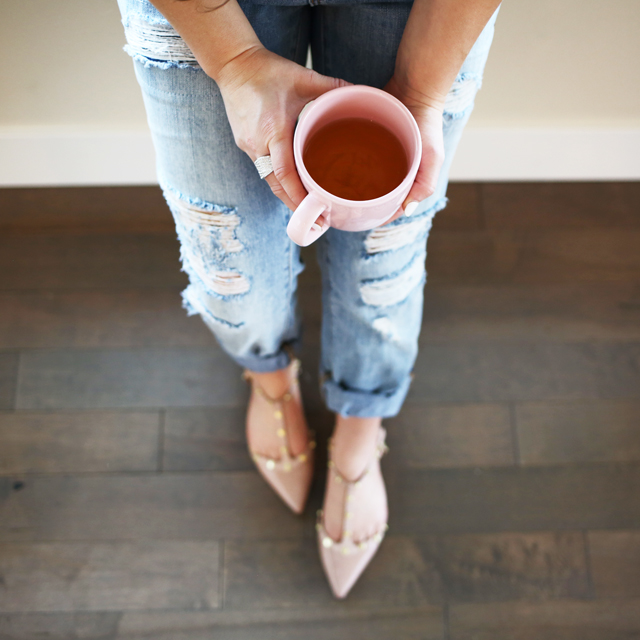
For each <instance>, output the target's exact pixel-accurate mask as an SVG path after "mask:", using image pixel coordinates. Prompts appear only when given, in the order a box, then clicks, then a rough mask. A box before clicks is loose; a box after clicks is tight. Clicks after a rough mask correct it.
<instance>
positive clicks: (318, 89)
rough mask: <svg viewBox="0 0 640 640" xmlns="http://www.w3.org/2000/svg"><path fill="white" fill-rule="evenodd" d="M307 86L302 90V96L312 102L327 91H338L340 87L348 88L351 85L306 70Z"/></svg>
mask: <svg viewBox="0 0 640 640" xmlns="http://www.w3.org/2000/svg"><path fill="white" fill-rule="evenodd" d="M307 82H308V84H307V85H306V86H305V88H304V90H303V95H304V96H305V97H306V98H308V99H309V100H313V99H315V98H317V97H318V96H321V95H322V94H323V93H326V92H327V91H331V90H332V89H338V88H340V87H350V86H352V84H353V83H351V82H347V81H346V80H342V79H341V78H334V77H332V76H323V75H322V74H320V73H318V72H317V71H313V70H312V69H308V74H307Z"/></svg>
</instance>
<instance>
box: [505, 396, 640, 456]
mask: <svg viewBox="0 0 640 640" xmlns="http://www.w3.org/2000/svg"><path fill="white" fill-rule="evenodd" d="M516 424H517V430H518V443H519V447H520V459H521V461H522V462H523V463H524V464H562V463H567V462H598V461H612V462H615V461H618V462H626V461H633V460H640V428H639V425H640V402H631V401H623V400H618V401H606V400H597V401H590V400H581V401H579V402H578V401H574V402H531V403H523V404H519V405H517V406H516Z"/></svg>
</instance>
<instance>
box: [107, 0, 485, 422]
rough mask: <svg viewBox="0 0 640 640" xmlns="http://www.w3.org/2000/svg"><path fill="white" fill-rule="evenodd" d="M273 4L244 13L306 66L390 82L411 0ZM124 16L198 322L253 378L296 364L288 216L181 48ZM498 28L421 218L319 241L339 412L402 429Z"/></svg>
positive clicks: (476, 65)
mask: <svg viewBox="0 0 640 640" xmlns="http://www.w3.org/2000/svg"><path fill="white" fill-rule="evenodd" d="M267 2H268V3H263V4H258V3H254V2H251V3H250V2H246V1H243V0H241V6H242V8H243V10H244V12H245V13H246V15H247V17H248V19H249V21H250V22H251V24H252V25H253V28H254V29H255V31H256V33H257V35H258V37H259V38H260V41H261V42H262V43H263V45H264V46H265V47H267V48H268V49H270V50H271V51H274V52H275V53H277V54H279V55H281V56H284V57H286V58H289V59H291V60H294V61H296V62H298V63H299V64H302V65H304V64H305V61H306V58H307V49H308V47H309V45H310V46H311V51H312V58H313V66H314V69H316V70H317V71H319V72H320V73H322V74H325V75H329V76H335V77H338V78H343V79H346V80H348V81H349V82H353V83H356V84H367V85H371V86H374V87H379V88H382V87H384V85H385V84H386V83H387V82H388V80H389V79H390V78H391V76H392V74H393V69H394V63H395V55H396V51H397V48H398V45H399V43H400V39H401V37H402V33H403V30H404V27H405V24H406V21H407V18H408V16H409V11H410V10H411V3H407V2H388V3H353V0H352V2H351V3H345V2H340V3H339V4H337V3H335V2H332V1H331V2H321V3H318V2H316V0H311V4H310V3H307V2H304V0H284V1H278V2H277V4H273V3H272V2H271V0H267ZM119 5H120V9H121V13H122V17H123V24H124V26H125V32H126V36H127V42H128V45H127V47H126V48H125V49H126V50H127V51H128V52H129V53H130V55H132V56H133V58H134V61H135V62H134V65H135V72H136V76H137V79H138V81H139V83H140V86H141V88H142V94H143V98H144V103H145V106H146V110H147V116H148V121H149V126H150V128H151V133H152V136H153V142H154V145H155V150H156V157H157V173H158V179H159V182H160V185H161V187H162V189H163V191H164V194H165V197H166V199H167V202H168V204H169V207H170V209H171V211H172V213H173V216H174V218H175V222H176V228H177V232H178V236H179V239H180V242H181V258H182V264H183V268H184V270H185V271H186V273H187V274H188V276H189V280H190V284H189V286H188V287H187V289H186V290H185V291H184V292H183V299H184V303H185V307H186V309H187V311H188V312H189V313H190V314H200V315H201V317H202V318H203V320H204V322H205V323H206V324H207V325H208V326H209V328H210V329H211V330H212V331H213V333H214V334H215V336H216V337H217V339H218V341H219V343H220V344H221V346H222V348H223V349H224V350H225V351H226V352H227V353H228V354H229V355H230V356H231V357H232V358H233V359H234V360H235V361H236V362H237V363H238V364H239V365H240V366H241V367H245V368H248V369H251V370H253V371H259V372H265V371H273V370H276V369H280V368H283V367H285V366H286V365H287V364H288V363H289V361H290V353H291V348H292V347H293V348H296V347H297V346H298V343H299V340H300V330H301V327H300V322H299V319H298V316H297V313H296V282H297V277H298V275H299V274H300V272H301V271H302V269H303V264H302V262H301V260H300V255H299V247H298V246H297V245H295V244H293V243H292V242H291V241H290V240H289V238H288V236H287V234H286V227H287V223H288V221H289V217H290V215H291V212H290V210H289V209H288V208H287V207H286V206H285V205H284V204H282V202H281V201H280V200H279V199H278V198H276V197H275V196H274V195H273V194H272V193H271V190H270V188H269V185H268V184H267V183H266V182H265V181H263V180H261V179H260V178H259V176H258V172H257V171H256V169H255V167H254V165H253V162H252V161H251V159H250V158H249V157H248V156H247V155H246V154H245V153H244V152H242V151H241V150H240V149H239V148H238V147H237V146H236V144H235V142H234V139H233V135H232V132H231V128H230V126H229V122H228V120H227V117H226V114H225V109H224V105H223V102H222V98H221V96H220V92H219V90H218V87H217V85H216V83H215V82H214V81H213V80H212V79H211V78H209V77H208V76H207V75H206V74H205V73H204V72H203V71H202V70H201V69H200V68H199V66H198V65H197V62H196V60H195V58H194V57H193V54H192V53H191V52H190V51H189V49H188V48H187V46H186V44H185V43H184V41H183V40H182V39H181V38H180V37H179V36H178V35H177V34H176V32H175V31H174V30H173V29H172V28H171V26H170V25H169V24H168V23H167V21H166V20H165V19H164V18H163V17H162V15H161V14H160V13H159V12H158V11H157V10H156V9H155V8H154V7H153V6H152V5H151V4H150V3H149V2H147V1H146V0H119ZM496 14H497V11H496ZM495 18H496V15H494V16H493V17H492V19H491V20H490V22H489V23H488V24H487V26H486V28H485V29H484V31H483V32H482V34H481V35H480V37H479V38H478V40H477V42H476V43H475V45H474V47H473V49H472V50H471V52H470V53H469V55H468V57H467V59H466V60H465V62H464V64H463V66H462V68H461V70H460V73H459V74H458V77H457V79H456V81H455V83H454V84H453V86H452V89H451V91H450V93H449V95H448V97H447V101H446V106H445V117H444V141H445V162H444V166H443V168H442V171H441V174H440V179H439V183H438V187H437V189H436V192H435V193H434V194H433V195H432V196H431V197H429V198H427V199H426V200H424V201H423V202H421V203H420V206H419V207H418V209H417V211H416V212H415V213H414V214H413V215H412V216H411V217H410V218H407V217H404V216H402V217H400V218H399V219H397V220H395V221H394V222H393V223H391V224H389V225H386V226H384V227H380V228H378V229H373V230H372V231H366V232H359V233H353V232H344V231H337V230H335V229H330V230H329V231H328V232H327V233H326V234H325V235H323V236H322V237H321V238H320V240H318V241H317V242H316V243H315V246H316V249H317V256H318V260H319V263H320V267H321V270H322V346H321V362H320V367H321V371H320V374H321V379H322V381H323V382H322V385H323V393H324V398H325V402H326V404H327V406H328V407H329V409H331V410H332V411H335V412H339V413H341V414H343V415H350V416H359V417H371V416H381V417H391V416H394V415H396V414H397V413H398V411H399V410H400V408H401V406H402V403H403V401H404V399H405V397H406V394H407V391H408V389H409V384H410V381H411V371H412V368H413V365H414V362H415V358H416V356H417V349H418V334H419V332H420V325H421V319H422V305H423V288H424V284H425V281H426V271H425V259H426V243H427V236H428V234H429V230H430V229H431V223H432V220H433V216H434V215H435V213H436V212H437V211H439V210H441V209H443V208H444V206H445V205H446V197H445V193H446V188H447V181H448V174H449V167H450V165H451V161H452V158H453V154H454V152H455V149H456V146H457V144H458V140H459V139H460V136H461V134H462V130H463V129H464V126H465V124H466V122H467V120H468V118H469V115H470V113H471V110H472V108H473V101H474V97H475V94H476V92H477V90H478V89H479V87H480V84H481V79H482V73H483V69H484V65H485V62H486V59H487V55H488V52H489V47H490V45H491V40H492V38H493V30H494V22H495Z"/></svg>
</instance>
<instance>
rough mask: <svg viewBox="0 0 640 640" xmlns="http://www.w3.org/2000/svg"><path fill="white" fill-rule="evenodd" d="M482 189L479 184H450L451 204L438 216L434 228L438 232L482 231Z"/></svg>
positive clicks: (448, 189)
mask: <svg viewBox="0 0 640 640" xmlns="http://www.w3.org/2000/svg"><path fill="white" fill-rule="evenodd" d="M481 189H482V185H480V184H479V183H477V182H450V183H449V186H448V187H447V198H448V199H449V202H448V203H447V206H446V208H445V209H443V210H442V211H439V212H438V213H437V214H436V216H435V218H434V221H433V228H434V229H437V230H438V231H439V230H441V229H442V230H447V231H468V230H471V229H481V228H482V214H481V210H480V202H481Z"/></svg>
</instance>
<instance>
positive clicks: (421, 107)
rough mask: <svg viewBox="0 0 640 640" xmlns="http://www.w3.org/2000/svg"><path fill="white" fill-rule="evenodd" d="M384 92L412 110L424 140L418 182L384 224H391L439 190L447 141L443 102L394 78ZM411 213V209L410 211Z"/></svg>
mask: <svg viewBox="0 0 640 640" xmlns="http://www.w3.org/2000/svg"><path fill="white" fill-rule="evenodd" d="M384 90H385V91H387V92H388V93H390V94H391V95H392V96H395V97H396V98H398V100H400V102H402V103H403V104H404V105H405V106H406V107H407V108H408V109H409V111H411V113H412V115H413V117H414V118H415V119H416V122H417V123H418V128H419V129H420V135H421V137H422V160H421V162H420V166H419V167H418V173H417V175H416V179H415V181H414V183H413V185H412V187H411V190H410V191H409V194H408V195H407V197H406V198H405V200H404V202H403V203H402V208H401V209H399V210H398V211H397V212H396V213H395V215H394V216H393V217H392V218H391V219H390V220H388V221H387V222H385V224H389V222H392V221H393V220H395V219H396V218H399V217H400V216H401V215H403V214H404V213H405V209H406V208H407V205H409V204H410V203H412V202H415V203H418V202H421V201H422V200H424V199H425V198H428V197H429V196H430V195H432V194H433V193H434V192H435V190H436V186H437V184H438V177H439V175H440V169H441V168H442V163H443V162H444V139H443V135H442V110H443V105H444V99H432V98H429V97H428V96H426V95H424V94H420V93H418V92H417V91H413V90H411V89H410V88H408V87H402V86H401V85H400V83H399V82H398V81H397V80H396V78H395V76H394V77H393V78H391V80H390V81H389V82H388V84H387V86H386V87H385V88H384ZM414 208H415V207H414ZM409 213H412V212H411V207H410V208H409Z"/></svg>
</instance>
